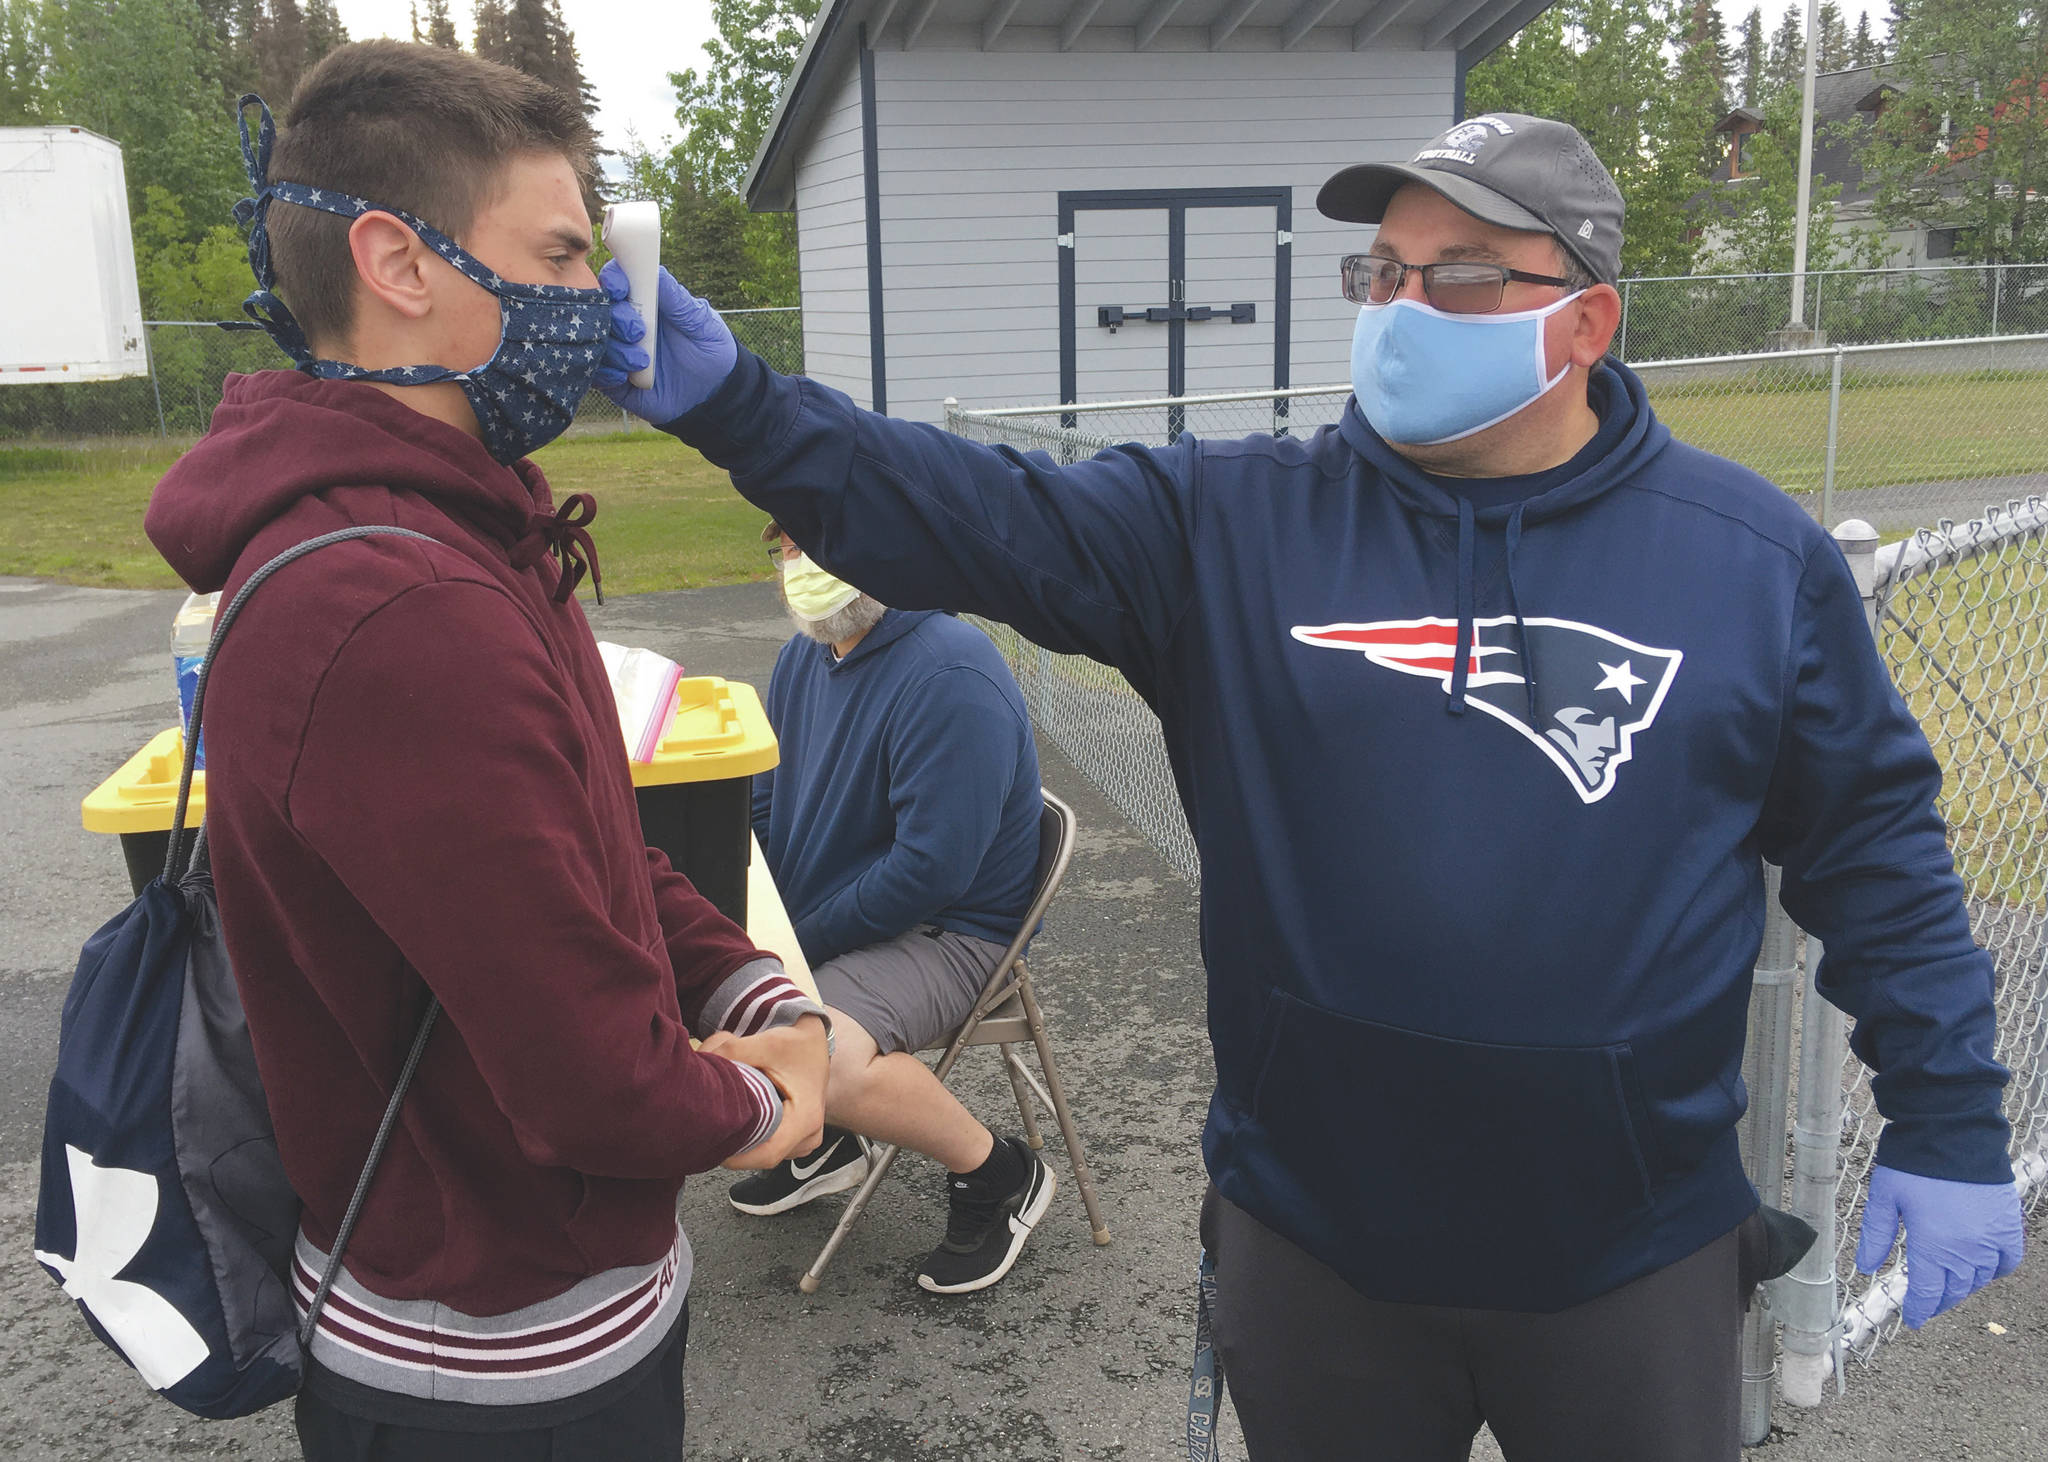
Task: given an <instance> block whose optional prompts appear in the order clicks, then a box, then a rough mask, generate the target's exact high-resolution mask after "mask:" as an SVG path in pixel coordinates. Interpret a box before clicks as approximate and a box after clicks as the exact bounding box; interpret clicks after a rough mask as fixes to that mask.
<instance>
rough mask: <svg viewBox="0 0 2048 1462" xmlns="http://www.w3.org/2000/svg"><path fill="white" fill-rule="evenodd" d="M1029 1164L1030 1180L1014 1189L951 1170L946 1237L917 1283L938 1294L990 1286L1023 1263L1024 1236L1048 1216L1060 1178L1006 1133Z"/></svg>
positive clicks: (927, 1260)
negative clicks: (997, 1188) (995, 1189)
mask: <svg viewBox="0 0 2048 1462" xmlns="http://www.w3.org/2000/svg"><path fill="white" fill-rule="evenodd" d="M1002 1140H1003V1141H1004V1142H1006V1143H1008V1144H1009V1146H1010V1148H1011V1150H1012V1151H1013V1152H1015V1153H1016V1154H1017V1156H1018V1157H1019V1158H1020V1159H1021V1160H1022V1162H1023V1165H1024V1170H1025V1171H1024V1180H1023V1181H1022V1182H1020V1183H1019V1184H1018V1185H1017V1186H1016V1188H1015V1189H1014V1190H1012V1191H1011V1192H1008V1193H991V1192H989V1191H988V1190H987V1189H986V1188H984V1187H982V1186H981V1185H980V1184H978V1183H974V1182H972V1181H970V1180H968V1179H965V1178H958V1177H952V1176H950V1175H949V1177H948V1179H947V1185H946V1196H947V1213H946V1241H945V1242H944V1243H943V1244H940V1245H939V1246H938V1248H936V1249H934V1250H932V1251H931V1253H930V1254H928V1255H926V1256H925V1261H924V1268H923V1270H922V1271H920V1272H919V1274H918V1276H917V1282H918V1283H919V1284H921V1285H923V1286H924V1287H925V1288H926V1289H928V1290H930V1291H931V1292H932V1293H933V1294H966V1293H967V1292H968V1291H969V1290H976V1289H987V1288H988V1287H989V1286H990V1285H992V1284H994V1283H995V1282H996V1281H997V1280H999V1279H1001V1278H1002V1277H1003V1276H1004V1275H1005V1274H1008V1273H1009V1272H1010V1266H1011V1265H1013V1264H1015V1263H1016V1262H1017V1256H1018V1255H1019V1254H1021V1253H1022V1252H1023V1251H1024V1241H1025V1240H1026V1239H1028V1238H1030V1237H1031V1230H1032V1229H1033V1228H1035V1227H1037V1225H1038V1220H1039V1219H1041V1218H1043V1217H1044V1216H1045V1210H1046V1207H1047V1205H1048V1204H1050V1203H1051V1202H1052V1195H1053V1190H1054V1189H1055V1188H1057V1187H1058V1186H1059V1180H1058V1179H1057V1178H1055V1177H1054V1176H1053V1171H1052V1169H1051V1168H1049V1167H1047V1166H1046V1165H1045V1163H1044V1162H1042V1161H1041V1160H1040V1159H1039V1156H1038V1154H1037V1153H1035V1152H1033V1151H1032V1150H1031V1149H1030V1148H1028V1147H1026V1146H1025V1145H1024V1142H1023V1140H1022V1139H1021V1138H1016V1137H1005V1138H1003V1139H1002Z"/></svg>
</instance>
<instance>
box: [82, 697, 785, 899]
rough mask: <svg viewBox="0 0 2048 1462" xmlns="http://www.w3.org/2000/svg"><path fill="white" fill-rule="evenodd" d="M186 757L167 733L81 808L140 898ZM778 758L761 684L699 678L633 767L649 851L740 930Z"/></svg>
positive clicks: (191, 814) (199, 815) (198, 803)
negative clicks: (757, 793) (757, 814)
mask: <svg viewBox="0 0 2048 1462" xmlns="http://www.w3.org/2000/svg"><path fill="white" fill-rule="evenodd" d="M184 756H185V746H184V742H183V740H182V738H181V737H180V736H179V734H178V729H177V727H175V726H173V727H172V728H171V729H169V730H168V731H162V732H159V733H158V734H157V735H156V736H154V737H152V738H151V739H150V742H149V744H148V745H147V746H144V747H143V748H142V749H141V750H140V751H138V752H136V753H135V755H133V756H131V757H130V758H128V760H127V762H126V763H124V764H123V765H122V767H121V769H120V770H119V771H117V772H115V773H114V774H113V775H112V776H111V777H108V778H107V779H106V781H104V782H102V783H100V785H99V786H97V787H95V788H94V789H93V790H92V792H91V793H89V794H88V795H87V796H86V799H85V802H84V804H83V806H82V808H81V820H82V821H83V822H84V824H85V828H86V830H87V831H88V832H96V833H112V834H116V835H118V836H119V838H120V839H121V856H122V858H123V859H124V860H126V862H127V865H128V882H129V885H130V886H131V887H132V888H133V889H134V890H135V892H136V893H138V894H139V893H141V892H142V890H143V888H144V887H146V886H147V885H148V883H149V881H150V880H151V879H152V878H155V877H156V876H157V875H158V874H159V873H161V872H163V868H164V856H165V854H166V853H168V852H169V850H170V839H171V814H172V813H173V812H174V811H175V810H176V807H177V801H178V773H179V770H180V768H181V767H182V766H183V764H184ZM778 756H779V753H778V750H777V747H776V742H775V733H774V731H772V730H771V729H770V728H769V725H768V716H767V713H766V712H765V711H763V710H762V709H761V698H760V697H759V696H758V695H756V694H755V693H754V689H753V687H752V686H749V685H742V684H739V683H736V682H733V681H727V680H722V679H720V678H719V677H718V676H715V675H694V676H686V677H685V678H684V679H683V680H682V681H681V683H680V684H679V685H678V687H677V704H676V710H675V714H674V716H673V717H672V718H671V720H670V722H669V727H668V731H667V732H666V733H665V734H664V735H663V737H662V739H661V743H660V745H658V746H657V747H656V748H655V752H654V757H653V759H652V760H651V761H646V762H633V763H631V766H632V769H633V787H634V790H635V793H636V795H637V796H638V799H639V803H640V825H641V830H642V832H643V833H644V834H645V836H646V838H647V843H648V846H649V847H654V848H659V849H661V851H662V852H664V853H666V854H667V855H668V861H669V863H670V864H671V865H672V866H674V868H675V869H676V870H677V871H678V872H679V873H681V874H683V876H684V877H686V878H688V879H689V880H690V882H691V883H693V884H695V885H696V887H697V891H698V892H700V893H702V894H703V895H704V896H705V897H706V898H707V899H709V900H711V902H712V904H713V905H714V906H716V908H717V909H718V911H719V912H720V913H721V914H724V915H725V916H726V917H727V918H729V919H731V920H732V921H733V922H734V923H736V924H740V925H744V924H745V923H746V922H747V865H748V861H749V852H750V849H751V848H752V845H753V844H752V836H751V832H752V812H753V792H752V779H753V775H754V773H756V772H765V771H767V770H768V769H769V768H771V767H773V766H774V765H775V763H776V761H777V759H778ZM205 816H206V773H205V772H203V771H202V772H195V773H193V776H192V798H191V805H190V808H189V809H188V810H187V812H186V814H185V823H186V826H188V827H197V826H198V825H199V823H200V822H201V820H202V819H204V818H205Z"/></svg>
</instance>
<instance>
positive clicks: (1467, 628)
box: [1444, 497, 1476, 716]
mask: <svg viewBox="0 0 2048 1462" xmlns="http://www.w3.org/2000/svg"><path fill="white" fill-rule="evenodd" d="M1475 536H1476V535H1475V534H1474V532H1473V529H1472V500H1471V499H1470V498H1465V497H1461V498H1459V499H1458V648H1457V649H1456V650H1455V651H1454V652H1453V654H1452V657H1451V699H1450V704H1448V705H1447V706H1445V707H1444V709H1445V710H1447V711H1449V712H1450V713H1451V714H1452V715H1453V716H1462V715H1464V714H1465V682H1466V680H1467V679H1468V678H1469V674H1470V671H1471V668H1472V633H1473V631H1472V614H1473V610H1472V593H1473V591H1472V557H1473V554H1474V552H1475V548H1474V545H1473V542H1472V540H1473V538H1474V537H1475Z"/></svg>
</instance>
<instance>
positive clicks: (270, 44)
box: [254, 0, 308, 111]
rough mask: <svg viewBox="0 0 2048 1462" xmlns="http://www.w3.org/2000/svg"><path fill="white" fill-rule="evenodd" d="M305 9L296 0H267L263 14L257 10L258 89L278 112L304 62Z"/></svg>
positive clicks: (256, 52) (293, 85)
mask: <svg viewBox="0 0 2048 1462" xmlns="http://www.w3.org/2000/svg"><path fill="white" fill-rule="evenodd" d="M307 40H308V36H307V34H306V16H305V12H304V11H302V10H300V9H299V0H270V6H269V10H268V12H267V13H259V18H258V20H257V24H256V36H255V47H254V49H255V57H256V75H257V77H258V79H259V80H260V81H261V83H262V84H261V86H260V87H259V88H258V89H259V90H260V91H262V93H263V97H264V100H266V101H268V102H269V103H270V105H271V108H272V109H273V110H276V111H282V110H283V109H284V105H285V103H286V102H288V101H290V100H291V96H292V89H293V88H294V87H296V86H297V85H298V84H299V77H300V76H301V75H303V74H304V73H305V70H306V63H307V59H308V57H307Z"/></svg>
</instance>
